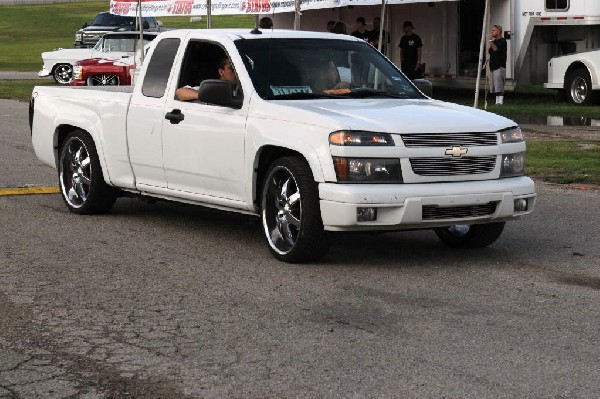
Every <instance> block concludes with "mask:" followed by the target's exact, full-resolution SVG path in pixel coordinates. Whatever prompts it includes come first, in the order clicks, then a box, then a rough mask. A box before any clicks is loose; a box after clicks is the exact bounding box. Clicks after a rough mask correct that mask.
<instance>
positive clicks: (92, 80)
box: [87, 75, 119, 86]
mask: <svg viewBox="0 0 600 399" xmlns="http://www.w3.org/2000/svg"><path fill="white" fill-rule="evenodd" d="M87 85H88V86H118V85H119V78H118V77H117V76H116V75H93V76H90V77H89V78H88V79H87Z"/></svg>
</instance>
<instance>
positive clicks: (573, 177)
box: [526, 141, 600, 185]
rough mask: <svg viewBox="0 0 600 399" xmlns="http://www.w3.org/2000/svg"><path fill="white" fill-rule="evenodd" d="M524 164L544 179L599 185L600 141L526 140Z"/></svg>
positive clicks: (532, 173)
mask: <svg viewBox="0 0 600 399" xmlns="http://www.w3.org/2000/svg"><path fill="white" fill-rule="evenodd" d="M526 165H527V166H526V167H527V174H529V175H532V176H534V177H537V178H539V179H542V180H545V181H548V182H552V183H561V184H571V183H579V184H595V185H600V141H593V142H592V141H528V142H527V161H526Z"/></svg>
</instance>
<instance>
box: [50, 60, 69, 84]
mask: <svg viewBox="0 0 600 399" xmlns="http://www.w3.org/2000/svg"><path fill="white" fill-rule="evenodd" d="M52 77H54V80H56V83H60V84H61V85H66V84H69V82H70V81H71V79H72V78H73V67H72V66H71V65H70V64H58V65H56V66H55V67H54V70H53V71H52Z"/></svg>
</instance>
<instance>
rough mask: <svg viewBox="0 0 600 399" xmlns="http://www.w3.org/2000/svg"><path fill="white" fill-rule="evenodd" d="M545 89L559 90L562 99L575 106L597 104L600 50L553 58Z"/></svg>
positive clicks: (549, 66) (599, 78) (550, 62)
mask: <svg viewBox="0 0 600 399" xmlns="http://www.w3.org/2000/svg"><path fill="white" fill-rule="evenodd" d="M544 87H545V88H546V89H558V90H559V93H560V95H561V97H562V98H565V99H566V100H568V101H569V102H571V103H573V104H577V105H590V104H593V103H595V102H596V100H597V99H598V91H599V90H600V50H592V51H583V52H580V53H573V54H567V55H561V56H558V57H553V58H551V59H550V61H548V82H546V83H544Z"/></svg>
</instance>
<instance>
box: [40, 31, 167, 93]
mask: <svg viewBox="0 0 600 399" xmlns="http://www.w3.org/2000/svg"><path fill="white" fill-rule="evenodd" d="M157 35H158V33H157V32H144V46H146V45H147V44H148V43H149V42H151V41H152V40H153V39H154V38H155V37H156V36H157ZM139 37H140V33H139V32H111V33H107V34H105V35H104V36H103V37H102V39H101V40H99V41H98V43H96V45H95V46H94V47H93V48H75V49H56V50H53V51H47V52H44V53H42V60H43V62H44V65H43V67H42V70H41V71H39V72H38V76H40V77H43V76H50V75H52V76H53V77H54V80H56V82H57V83H60V84H68V83H69V82H70V81H71V79H72V78H73V65H74V64H75V63H76V62H77V61H80V60H85V59H88V58H110V59H113V60H114V59H117V58H120V57H131V56H132V55H133V54H134V53H135V51H136V48H139V47H140V46H139V45H137V43H138V40H139Z"/></svg>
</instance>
